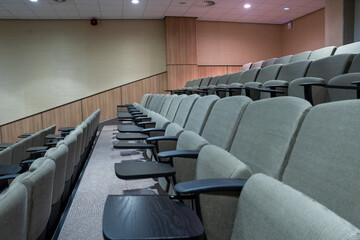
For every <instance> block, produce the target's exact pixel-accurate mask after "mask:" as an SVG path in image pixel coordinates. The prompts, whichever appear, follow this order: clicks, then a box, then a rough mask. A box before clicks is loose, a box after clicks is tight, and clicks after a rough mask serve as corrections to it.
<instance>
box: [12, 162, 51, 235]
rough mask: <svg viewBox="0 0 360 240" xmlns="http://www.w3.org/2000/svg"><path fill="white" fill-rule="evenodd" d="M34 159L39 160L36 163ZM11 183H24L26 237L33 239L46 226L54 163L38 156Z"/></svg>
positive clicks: (49, 207)
mask: <svg viewBox="0 0 360 240" xmlns="http://www.w3.org/2000/svg"><path fill="white" fill-rule="evenodd" d="M36 161H39V163H37V162H36ZM36 161H35V162H34V163H33V164H32V165H31V167H30V169H29V171H28V172H26V173H23V174H21V175H20V176H18V177H17V178H15V179H14V181H13V182H12V183H11V185H10V187H11V186H12V185H14V184H16V183H21V184H23V185H25V187H26V189H27V196H28V202H27V205H28V211H27V223H28V225H27V239H29V240H35V239H37V238H38V237H39V236H40V234H41V233H42V232H43V231H44V229H45V228H46V225H47V222H48V220H49V217H50V212H51V200H52V199H51V198H52V192H53V185H54V173H55V168H56V166H55V163H54V162H53V161H52V160H50V159H44V158H40V159H38V160H36Z"/></svg>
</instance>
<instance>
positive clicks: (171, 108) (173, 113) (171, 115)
mask: <svg viewBox="0 0 360 240" xmlns="http://www.w3.org/2000/svg"><path fill="white" fill-rule="evenodd" d="M185 97H186V95H178V96H176V97H175V98H174V100H173V101H172V102H171V104H170V106H169V110H168V111H167V113H166V115H165V117H166V118H167V119H168V120H169V121H171V122H172V121H174V118H175V116H176V112H177V111H178V108H179V105H180V103H181V101H182V100H183V99H184V98H185Z"/></svg>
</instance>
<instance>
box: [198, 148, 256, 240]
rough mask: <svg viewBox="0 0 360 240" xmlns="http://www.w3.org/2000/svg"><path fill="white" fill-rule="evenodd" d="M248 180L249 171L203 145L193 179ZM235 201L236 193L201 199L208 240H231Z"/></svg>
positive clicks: (202, 196)
mask: <svg viewBox="0 0 360 240" xmlns="http://www.w3.org/2000/svg"><path fill="white" fill-rule="evenodd" d="M250 176H251V170H250V168H249V167H248V166H246V165H245V164H243V163H242V162H241V161H239V160H238V159H237V158H235V157H234V156H233V155H231V154H230V153H228V152H227V151H225V150H223V149H221V148H219V147H216V146H213V145H206V146H204V147H203V148H202V149H201V151H200V154H199V157H198V161H197V165H196V175H195V179H208V178H242V179H247V178H249V177H250ZM238 197H239V193H238V192H212V193H211V192H210V193H206V194H201V195H200V206H201V212H202V220H203V223H204V227H205V232H206V235H207V238H208V239H209V240H210V239H230V236H231V232H232V229H233V225H234V220H235V213H236V211H234V209H236V205H237V202H238Z"/></svg>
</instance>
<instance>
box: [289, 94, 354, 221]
mask: <svg viewBox="0 0 360 240" xmlns="http://www.w3.org/2000/svg"><path fill="white" fill-rule="evenodd" d="M359 116H360V105H359V101H358V100H346V101H337V102H331V103H326V104H320V105H317V106H315V107H314V108H312V109H311V110H310V112H309V113H308V115H307V116H306V118H305V120H304V122H303V125H302V127H301V129H300V131H299V134H298V136H297V138H296V141H295V144H294V147H293V150H292V152H291V155H290V158H289V163H288V165H287V167H286V169H285V172H284V175H283V178H282V180H283V182H284V183H286V184H288V185H290V186H292V187H294V188H295V189H297V190H299V191H301V192H303V193H305V194H306V195H308V196H309V197H311V198H313V199H315V200H316V201H318V202H320V203H321V204H323V205H325V206H326V207H327V208H329V209H330V210H332V211H334V212H335V213H336V214H338V215H339V216H341V217H343V218H344V219H346V220H348V221H349V222H351V223H352V224H354V225H355V226H357V227H359V226H360V217H359V216H360V215H359V214H358V212H359V210H360V204H359V203H360V180H359V171H360V161H359V156H360V148H359V144H358V143H359V142H360V135H359V131H360V124H359Z"/></svg>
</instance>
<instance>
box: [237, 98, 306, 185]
mask: <svg viewBox="0 0 360 240" xmlns="http://www.w3.org/2000/svg"><path fill="white" fill-rule="evenodd" d="M310 107H311V105H310V104H309V103H308V102H307V101H305V100H303V99H300V98H294V97H277V98H270V99H264V100H259V101H255V102H252V103H250V104H249V105H248V106H247V108H246V110H245V112H244V114H243V116H242V118H241V121H240V124H239V127H238V129H237V132H236V134H235V137H234V141H233V143H232V145H231V147H230V153H231V154H233V155H234V156H235V157H237V158H238V159H239V160H240V161H242V162H243V163H245V164H246V165H248V166H249V167H250V169H251V171H252V172H253V173H258V172H261V173H265V174H267V175H269V176H272V177H274V178H279V177H280V176H281V175H282V172H283V170H284V168H285V166H286V163H287V159H288V154H289V152H290V151H291V148H292V145H293V142H294V140H295V137H296V135H297V131H298V128H299V126H300V125H301V123H302V121H303V119H304V117H305V115H306V113H307V112H308V111H309V109H310Z"/></svg>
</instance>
